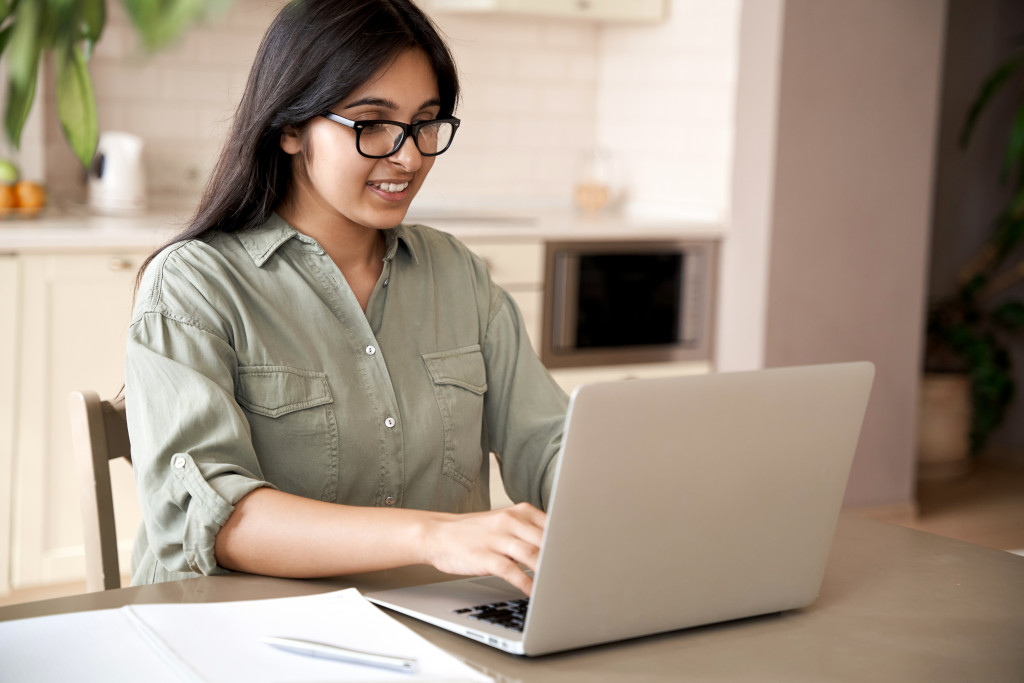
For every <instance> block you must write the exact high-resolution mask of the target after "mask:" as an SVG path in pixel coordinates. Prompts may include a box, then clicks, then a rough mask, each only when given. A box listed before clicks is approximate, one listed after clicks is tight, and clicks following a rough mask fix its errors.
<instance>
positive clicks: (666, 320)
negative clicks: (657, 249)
mask: <svg viewBox="0 0 1024 683" xmlns="http://www.w3.org/2000/svg"><path fill="white" fill-rule="evenodd" d="M683 267H684V260H683V254H681V253H678V252H676V253H664V254H658V253H650V252H648V253H635V254H628V253H615V254H580V256H579V281H578V296H579V307H578V308H577V317H576V347H577V348H580V349H588V348H602V347H615V346H646V345H655V344H677V343H679V341H680V329H681V327H682V326H681V324H680V316H681V315H682V313H683V310H682V309H683V305H682V302H681V301H680V297H681V295H682V291H683V285H682V283H683V281H684V279H683Z"/></svg>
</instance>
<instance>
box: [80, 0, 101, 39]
mask: <svg viewBox="0 0 1024 683" xmlns="http://www.w3.org/2000/svg"><path fill="white" fill-rule="evenodd" d="M79 20H80V21H81V30H82V37H83V38H85V40H86V41H88V43H89V51H90V52H91V51H92V46H93V45H95V44H96V43H98V42H99V40H100V36H101V35H102V34H103V27H104V25H105V24H106V23H107V4H106V2H104V0H83V1H82V2H81V3H80V8H79Z"/></svg>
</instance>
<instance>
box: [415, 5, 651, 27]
mask: <svg viewBox="0 0 1024 683" xmlns="http://www.w3.org/2000/svg"><path fill="white" fill-rule="evenodd" d="M430 7H431V8H432V9H434V10H436V11H438V12H474V13H495V14H499V13H500V14H524V15H535V16H552V17H562V18H569V19H585V20H591V21H629V22H656V21H661V20H663V19H664V18H665V0H630V2H622V0H433V1H432V3H431V5H430Z"/></svg>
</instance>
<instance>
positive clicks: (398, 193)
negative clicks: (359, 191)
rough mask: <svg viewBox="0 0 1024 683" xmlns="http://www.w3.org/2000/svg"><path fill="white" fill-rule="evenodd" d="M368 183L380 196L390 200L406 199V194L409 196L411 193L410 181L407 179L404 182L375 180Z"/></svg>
mask: <svg viewBox="0 0 1024 683" xmlns="http://www.w3.org/2000/svg"><path fill="white" fill-rule="evenodd" d="M366 185H367V187H369V188H370V189H371V190H372V191H373V192H374V194H376V195H377V196H378V197H383V198H384V199H387V200H390V201H398V200H402V199H405V198H406V196H408V194H409V181H407V180H406V181H404V182H400V183H392V182H381V183H373V182H369V183H367V184H366Z"/></svg>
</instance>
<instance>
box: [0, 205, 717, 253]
mask: <svg viewBox="0 0 1024 683" xmlns="http://www.w3.org/2000/svg"><path fill="white" fill-rule="evenodd" d="M188 218H189V212H188V211H187V210H172V209H158V210H153V211H150V212H147V213H144V214H140V215H138V216H98V215H91V214H89V213H87V212H85V211H84V210H81V209H78V210H62V209H59V208H57V207H49V208H48V209H46V210H44V212H43V213H42V214H40V215H39V216H37V217H35V218H29V219H9V220H4V221H0V254H20V253H96V252H110V251H122V250H123V251H149V250H152V249H154V248H156V247H157V246H159V245H161V244H163V243H165V242H167V241H168V240H169V239H171V238H172V237H173V236H174V235H175V234H176V233H177V232H178V231H179V230H180V229H181V227H182V226H183V225H184V224H185V222H186V221H187V220H188ZM406 223H423V224H425V225H430V226H432V227H434V228H437V229H439V230H444V231H445V232H450V233H452V234H454V235H456V236H457V237H459V238H460V239H470V240H474V241H481V240H491V239H494V240H499V239H500V240H503V241H504V240H517V239H522V240H537V239H538V238H540V239H547V240H575V239H587V240H592V239H672V238H676V239H678V238H689V239H718V238H721V236H722V226H721V225H720V224H718V223H714V222H694V221H685V220H675V219H637V218H631V217H626V216H621V215H615V214H597V215H592V216H588V215H584V214H581V213H580V212H576V211H572V210H543V211H522V212H515V213H484V212H475V211H474V212H463V211H445V212H441V211H419V212H417V211H416V210H415V209H413V210H412V211H411V212H410V214H409V216H408V218H407V220H406Z"/></svg>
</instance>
